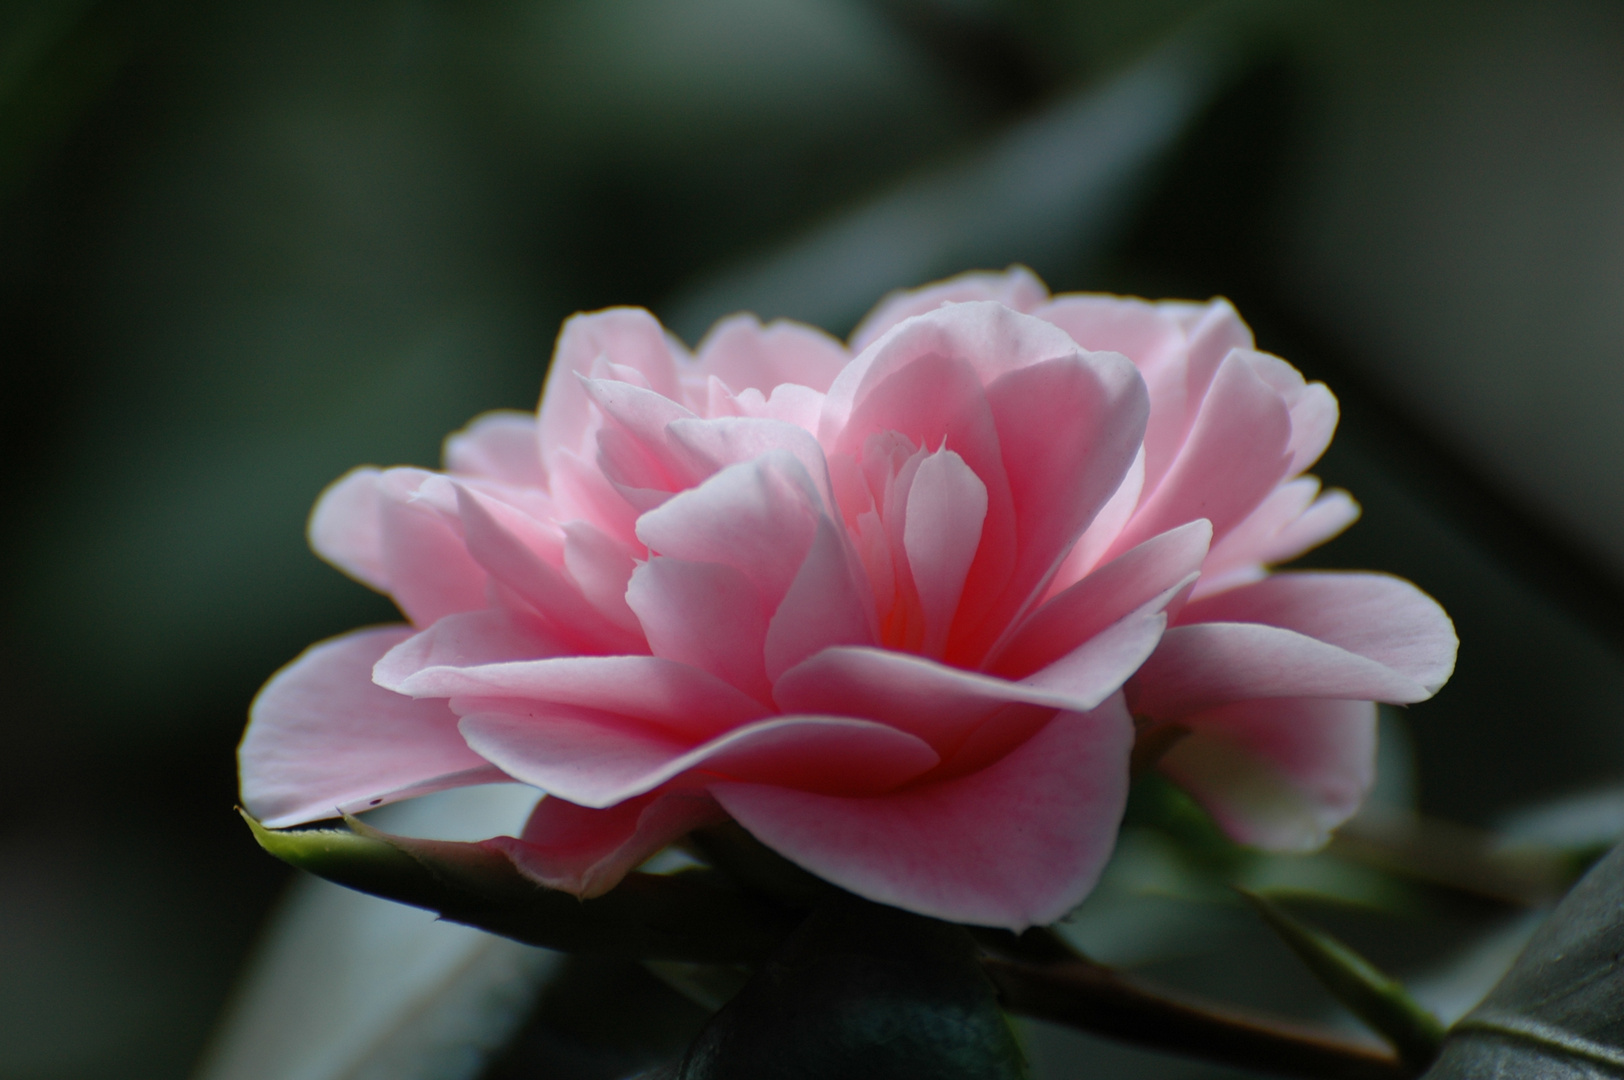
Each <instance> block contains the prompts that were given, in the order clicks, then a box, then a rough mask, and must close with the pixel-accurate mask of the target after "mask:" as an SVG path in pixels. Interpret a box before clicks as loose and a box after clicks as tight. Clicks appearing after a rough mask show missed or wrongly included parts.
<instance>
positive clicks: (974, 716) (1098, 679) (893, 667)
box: [774, 611, 1163, 753]
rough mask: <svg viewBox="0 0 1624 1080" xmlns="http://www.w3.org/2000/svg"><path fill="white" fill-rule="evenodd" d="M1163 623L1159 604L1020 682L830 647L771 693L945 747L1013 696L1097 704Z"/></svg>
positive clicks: (1064, 704) (1056, 704) (1070, 706)
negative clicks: (878, 723)
mask: <svg viewBox="0 0 1624 1080" xmlns="http://www.w3.org/2000/svg"><path fill="white" fill-rule="evenodd" d="M1162 625H1163V621H1162V616H1161V615H1160V613H1158V612H1155V611H1148V612H1143V613H1142V618H1140V619H1134V620H1123V625H1122V632H1121V634H1120V635H1116V634H1113V635H1109V636H1107V635H1105V634H1101V635H1097V636H1096V637H1095V638H1094V639H1091V640H1090V641H1089V642H1086V643H1085V644H1084V645H1083V646H1082V648H1081V649H1079V650H1076V651H1075V652H1074V653H1073V654H1069V655H1068V656H1065V657H1061V658H1060V660H1059V661H1057V662H1056V663H1055V664H1052V665H1050V666H1049V667H1047V668H1045V669H1044V670H1042V671H1040V672H1037V673H1036V674H1034V675H1033V676H1031V677H1030V678H1028V679H1025V680H1022V681H1021V682H1012V681H1010V680H1007V679H999V678H995V677H993V676H991V675H983V674H980V673H978V672H974V671H965V670H964V669H962V668H956V667H949V666H948V665H946V664H940V663H937V662H936V661H934V660H928V659H926V658H925V657H922V656H914V655H912V654H909V653H899V652H893V651H891V650H889V649H864V648H835V649H825V650H824V651H823V652H821V653H819V654H817V655H816V656H814V657H812V658H811V659H810V660H807V661H806V662H805V663H802V664H799V665H797V666H795V667H793V668H791V669H790V670H789V671H787V672H785V673H784V675H783V676H782V677H781V678H780V679H779V680H778V683H777V685H776V686H775V687H774V696H775V698H776V699H777V701H778V704H779V707H780V708H782V709H784V710H785V711H786V712H796V713H824V714H836V715H843V716H866V717H872V718H874V719H876V720H880V721H882V722H884V723H886V724H888V725H890V726H891V727H894V728H896V729H898V730H901V731H907V732H911V733H913V734H915V735H918V736H919V737H920V738H922V739H924V740H925V741H927V742H929V743H930V744H931V745H932V746H935V747H936V748H937V749H938V750H940V751H942V752H944V753H948V752H952V751H953V750H954V749H956V748H957V745H958V743H959V742H960V741H961V740H962V739H963V738H964V736H965V735H966V734H967V733H968V732H969V730H970V729H971V728H973V727H974V726H975V725H976V724H977V723H979V722H980V721H982V720H984V719H985V718H986V717H988V716H989V715H991V714H992V713H993V712H995V711H997V710H998V709H1000V708H1002V707H1004V706H1005V705H1009V704H1011V703H1020V704H1025V705H1038V706H1042V707H1044V708H1049V709H1062V710H1071V711H1076V712H1082V711H1086V710H1088V709H1092V708H1094V707H1095V706H1097V705H1099V704H1100V703H1101V702H1102V701H1104V700H1105V699H1106V698H1108V697H1110V696H1111V695H1112V694H1113V693H1115V692H1116V690H1117V689H1118V687H1120V686H1121V685H1122V682H1123V680H1124V679H1126V678H1127V677H1128V676H1129V675H1131V674H1132V673H1133V671H1134V669H1135V668H1137V667H1138V666H1139V665H1140V663H1142V662H1143V660H1144V658H1145V656H1146V655H1148V654H1149V652H1150V650H1151V649H1153V648H1155V645H1156V641H1157V639H1158V637H1159V636H1160V634H1161V629H1162Z"/></svg>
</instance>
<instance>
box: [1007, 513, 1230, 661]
mask: <svg viewBox="0 0 1624 1080" xmlns="http://www.w3.org/2000/svg"><path fill="white" fill-rule="evenodd" d="M1211 536H1212V526H1210V525H1208V524H1207V522H1206V521H1204V520H1202V521H1192V522H1191V523H1190V524H1188V525H1183V526H1180V527H1179V528H1177V529H1172V530H1169V531H1168V532H1165V533H1163V534H1161V535H1160V536H1156V537H1152V538H1151V539H1149V540H1146V541H1145V542H1144V543H1143V544H1140V545H1139V546H1138V547H1136V548H1133V549H1132V550H1130V551H1126V552H1124V553H1123V554H1121V555H1119V556H1117V557H1116V558H1115V559H1113V560H1112V561H1111V562H1109V563H1107V564H1106V565H1105V566H1102V567H1100V568H1099V569H1098V570H1096V571H1094V572H1093V573H1092V574H1090V575H1089V576H1088V577H1086V578H1084V579H1083V580H1082V581H1079V582H1078V583H1077V584H1076V585H1073V586H1072V587H1071V588H1069V589H1067V590H1066V591H1065V592H1063V593H1061V594H1060V595H1058V596H1056V597H1054V598H1053V599H1051V600H1050V601H1049V602H1048V603H1046V604H1044V605H1043V606H1042V607H1041V608H1039V609H1038V610H1037V611H1035V612H1033V613H1032V615H1031V616H1029V617H1028V618H1027V619H1026V620H1025V621H1023V622H1022V623H1021V624H1020V626H1019V628H1018V629H1017V630H1016V632H1015V633H1014V634H1013V635H1012V636H1011V637H1010V639H1009V641H1008V642H1007V644H1005V645H1004V646H1002V647H1001V648H1000V649H999V650H998V652H997V653H996V654H995V657H994V659H993V661H992V662H991V663H990V664H989V665H988V670H989V671H992V672H994V673H996V674H998V675H1002V676H1005V677H1007V678H1014V679H1018V678H1022V677H1024V676H1026V675H1029V674H1031V673H1032V672H1034V671H1037V670H1038V669H1039V668H1042V667H1045V666H1047V665H1049V664H1052V663H1054V662H1055V661H1056V660H1058V659H1060V658H1061V657H1062V656H1064V655H1066V654H1067V653H1069V652H1071V651H1072V650H1073V649H1075V648H1077V647H1078V646H1079V645H1080V644H1082V643H1083V642H1085V641H1087V640H1088V639H1089V638H1091V637H1093V636H1094V635H1095V634H1097V633H1099V632H1101V631H1102V630H1104V629H1105V628H1106V627H1108V626H1110V625H1111V624H1112V623H1114V622H1116V621H1117V620H1118V619H1120V618H1122V617H1123V616H1125V615H1127V614H1128V613H1129V612H1131V611H1134V610H1135V609H1137V608H1140V607H1142V606H1144V605H1145V604H1149V603H1151V602H1152V601H1153V600H1155V599H1156V598H1157V597H1160V596H1162V595H1164V594H1167V593H1168V592H1169V591H1170V590H1175V589H1178V588H1181V587H1183V585H1184V584H1185V583H1186V582H1187V581H1189V580H1190V578H1191V576H1192V575H1193V574H1195V573H1197V572H1198V571H1199V570H1200V569H1201V560H1202V557H1203V556H1205V555H1206V553H1207V542H1208V540H1209V539H1210V538H1211ZM1164 603H1165V601H1164ZM1158 610H1160V609H1159V608H1158Z"/></svg>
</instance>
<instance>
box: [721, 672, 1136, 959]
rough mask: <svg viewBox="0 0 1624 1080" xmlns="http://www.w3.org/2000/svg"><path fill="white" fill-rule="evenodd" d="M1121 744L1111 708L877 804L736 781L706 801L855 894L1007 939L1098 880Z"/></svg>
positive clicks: (1043, 920)
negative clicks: (1001, 932)
mask: <svg viewBox="0 0 1624 1080" xmlns="http://www.w3.org/2000/svg"><path fill="white" fill-rule="evenodd" d="M1132 745H1133V723H1132V721H1131V720H1130V719H1129V717H1128V715H1127V713H1126V711H1125V710H1124V709H1123V707H1122V705H1121V702H1120V699H1118V698H1113V699H1111V701H1110V702H1108V703H1107V704H1106V705H1105V706H1103V707H1101V708H1100V709H1098V710H1096V711H1094V712H1093V713H1088V714H1079V713H1062V714H1060V715H1059V716H1056V717H1055V718H1054V719H1053V720H1052V721H1050V723H1049V724H1048V725H1047V726H1046V727H1044V728H1043V729H1042V730H1041V731H1039V732H1038V733H1037V734H1036V735H1034V736H1033V737H1032V738H1031V739H1029V740H1028V741H1027V742H1026V743H1025V744H1023V745H1022V746H1020V747H1017V748H1016V749H1015V750H1014V751H1012V752H1011V753H1010V754H1009V755H1008V756H1007V757H1005V758H1003V759H1002V760H1001V761H998V762H997V763H996V764H993V765H991V766H989V767H987V768H985V769H982V770H981V771H979V772H975V773H971V774H970V775H968V776H963V777H959V778H957V779H954V780H948V781H944V782H941V783H935V784H922V785H920V786H918V787H914V788H909V789H906V790H904V791H900V792H896V793H894V794H891V795H884V796H879V797H874V798H836V797H830V796H826V795H817V794H812V793H809V792H802V791H790V790H786V789H784V788H777V787H769V786H766V785H762V784H741V783H717V784H712V785H711V792H712V793H713V794H714V795H715V796H716V799H717V801H718V802H720V803H721V804H722V806H723V807H724V808H725V809H726V810H727V811H728V813H729V814H731V815H732V816H733V817H734V819H735V820H737V821H738V822H739V824H741V825H743V826H744V827H745V828H746V829H748V830H750V832H751V833H752V834H754V835H755V836H756V838H757V839H759V840H761V842H762V843H764V844H766V845H767V846H768V847H770V848H772V849H773V850H774V851H776V852H778V853H779V854H781V855H783V856H785V857H786V858H788V859H790V860H792V861H794V862H796V863H798V864H800V865H801V866H803V867H805V868H806V869H808V870H810V871H811V872H812V873H814V874H817V875H818V876H819V877H822V878H824V879H826V880H828V881H832V882H834V883H835V884H837V885H840V886H842V887H843V888H846V889H849V890H851V891H852V892H855V893H857V894H858V895H859V896H864V897H867V898H868V899H870V900H875V901H878V902H880V903H883V904H892V905H895V906H897V907H901V908H904V909H906V910H909V911H916V912H919V913H921V914H924V915H931V916H935V917H937V918H941V919H948V920H951V921H953V922H966V923H974V924H979V925H984V926H1002V927H1007V928H1009V929H1011V930H1017V931H1019V930H1024V929H1025V928H1026V927H1028V926H1033V925H1038V926H1042V925H1047V924H1048V923H1051V922H1054V921H1055V920H1056V919H1059V918H1060V917H1061V916H1063V915H1065V914H1066V912H1068V911H1070V910H1071V909H1072V908H1073V907H1075V906H1076V905H1077V904H1078V903H1079V902H1080V901H1081V900H1082V899H1083V897H1084V896H1086V895H1087V894H1088V892H1089V890H1090V889H1092V888H1093V887H1094V883H1095V882H1096V881H1097V880H1098V879H1099V874H1100V871H1101V869H1102V868H1103V867H1104V865H1105V862H1106V859H1107V858H1109V856H1110V854H1111V849H1112V846H1113V845H1114V844H1115V842H1116V832H1117V826H1118V825H1119V824H1120V823H1121V821H1122V812H1123V808H1124V806H1125V805H1126V801H1127V792H1128V754H1129V752H1130V750H1131V748H1132Z"/></svg>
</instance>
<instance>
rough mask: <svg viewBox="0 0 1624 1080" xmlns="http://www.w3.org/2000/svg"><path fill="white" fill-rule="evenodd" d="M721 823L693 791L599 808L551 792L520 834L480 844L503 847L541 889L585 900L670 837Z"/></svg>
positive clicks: (614, 882)
mask: <svg viewBox="0 0 1624 1080" xmlns="http://www.w3.org/2000/svg"><path fill="white" fill-rule="evenodd" d="M725 820H727V815H726V814H725V813H723V812H722V809H721V808H720V807H719V806H717V805H716V802H715V800H713V799H711V798H710V797H709V796H708V795H706V794H704V793H703V792H697V791H677V792H666V793H651V794H648V795H644V796H642V797H641V798H637V799H628V800H626V801H625V802H623V803H621V804H619V805H618V806H612V807H609V808H607V809H603V810H592V809H588V808H587V807H584V806H576V805H575V804H574V803H571V802H565V801H564V800H563V799H560V798H556V797H554V796H551V795H549V796H547V797H545V798H543V799H542V800H541V801H540V802H539V803H537V804H536V808H535V810H534V811H532V812H531V814H530V820H529V821H528V822H526V823H525V827H524V834H523V835H522V836H521V837H520V838H518V839H514V838H513V837H511V836H499V837H497V838H496V839H494V840H487V841H486V842H485V845H484V846H486V847H491V848H495V849H496V850H498V851H502V852H505V853H506V854H507V856H508V858H510V859H512V860H513V863H514V865H515V866H517V867H518V868H519V870H520V872H521V873H523V874H524V875H525V876H527V877H529V878H532V879H533V880H535V881H536V882H537V883H538V884H540V885H542V886H544V887H545V888H549V889H562V890H564V891H565V892H569V893H574V894H575V895H576V896H579V897H580V898H581V899H583V900H590V899H591V898H592V897H594V896H602V895H603V894H604V893H606V892H608V891H609V890H610V889H612V888H614V887H615V886H616V885H618V884H620V879H621V878H623V877H625V876H626V874H627V873H628V872H629V871H631V870H635V869H636V868H637V867H638V866H639V865H640V864H642V863H643V862H644V861H646V860H647V859H648V858H649V857H650V856H651V855H654V854H655V853H657V852H659V851H660V850H661V849H662V848H664V847H666V846H667V845H669V844H670V843H672V842H673V841H675V840H679V839H681V838H682V837H683V836H685V835H687V834H688V833H690V832H692V831H693V830H694V829H697V828H699V827H700V826H701V825H713V824H717V823H719V822H722V821H725Z"/></svg>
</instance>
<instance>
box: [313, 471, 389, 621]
mask: <svg viewBox="0 0 1624 1080" xmlns="http://www.w3.org/2000/svg"><path fill="white" fill-rule="evenodd" d="M380 475H381V474H380V473H379V471H378V470H377V469H374V468H371V467H366V468H360V469H351V470H350V471H349V472H347V473H345V474H344V475H343V476H341V477H339V478H338V479H337V480H334V481H333V482H332V483H331V484H329V485H327V489H326V490H325V491H323V492H322V493H321V497H320V498H318V499H317V500H316V508H315V509H314V510H312V511H311V512H310V524H309V525H308V526H307V527H306V530H305V532H306V535H307V536H308V537H309V539H310V546H311V547H312V548H313V549H315V552H316V554H317V555H320V556H321V557H322V558H323V559H326V560H327V561H328V562H330V563H332V564H333V565H334V566H336V567H338V568H339V569H340V570H342V571H344V572H345V573H346V574H348V575H350V577H352V578H354V579H355V580H357V581H359V582H361V584H363V585H370V586H372V587H373V588H374V589H377V590H378V591H379V592H388V591H389V575H388V571H387V570H386V569H385V568H384V560H383V496H382V494H381V492H380V491H379V489H378V480H379V477H380Z"/></svg>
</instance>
